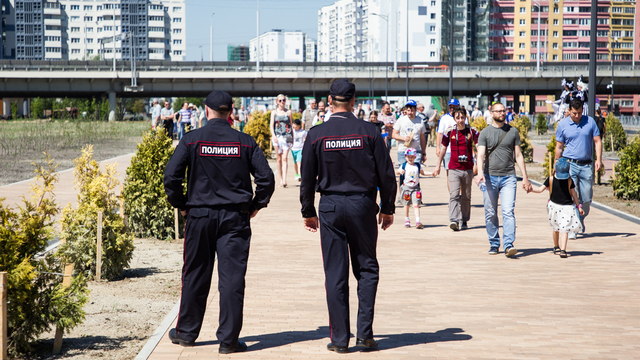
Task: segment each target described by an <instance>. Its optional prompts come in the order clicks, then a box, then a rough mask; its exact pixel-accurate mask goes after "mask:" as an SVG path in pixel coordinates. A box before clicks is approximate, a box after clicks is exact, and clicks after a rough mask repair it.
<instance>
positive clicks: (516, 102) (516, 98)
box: [513, 94, 520, 114]
mask: <svg viewBox="0 0 640 360" xmlns="http://www.w3.org/2000/svg"><path fill="white" fill-rule="evenodd" d="M513 112H514V113H516V114H517V113H519V112H520V94H514V95H513Z"/></svg>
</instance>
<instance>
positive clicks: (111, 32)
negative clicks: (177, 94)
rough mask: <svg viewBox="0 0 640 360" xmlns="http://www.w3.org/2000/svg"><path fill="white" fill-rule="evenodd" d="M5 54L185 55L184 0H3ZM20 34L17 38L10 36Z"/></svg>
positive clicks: (59, 56)
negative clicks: (5, 26) (5, 27)
mask: <svg viewBox="0 0 640 360" xmlns="http://www.w3.org/2000/svg"><path fill="white" fill-rule="evenodd" d="M2 5H3V8H4V9H5V10H8V11H3V23H6V24H11V23H10V21H14V22H15V26H14V28H13V29H11V27H7V29H6V30H7V31H5V32H3V35H4V36H3V38H6V39H7V40H6V41H3V48H4V49H3V53H4V58H15V59H33V60H37V59H46V60H84V59H86V60H89V59H105V60H109V59H113V58H114V56H115V58H116V59H118V60H122V59H124V60H128V59H131V58H132V57H134V58H135V59H137V60H174V61H180V60H184V58H185V56H186V31H185V28H186V26H185V23H186V16H185V14H186V8H185V1H184V0H3V2H2ZM13 39H15V40H14V41H15V42H14V43H11V41H12V40H13Z"/></svg>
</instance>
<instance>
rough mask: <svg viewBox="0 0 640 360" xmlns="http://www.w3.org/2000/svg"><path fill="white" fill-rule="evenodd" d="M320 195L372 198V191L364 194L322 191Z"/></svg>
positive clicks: (373, 193)
mask: <svg viewBox="0 0 640 360" xmlns="http://www.w3.org/2000/svg"><path fill="white" fill-rule="evenodd" d="M322 195H341V196H354V195H365V196H374V195H375V192H374V191H365V192H337V191H323V192H322Z"/></svg>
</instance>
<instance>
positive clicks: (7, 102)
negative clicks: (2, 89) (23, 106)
mask: <svg viewBox="0 0 640 360" xmlns="http://www.w3.org/2000/svg"><path fill="white" fill-rule="evenodd" d="M11 100H12V99H9V98H4V99H2V115H3V116H8V115H11Z"/></svg>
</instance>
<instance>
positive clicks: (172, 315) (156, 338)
mask: <svg viewBox="0 0 640 360" xmlns="http://www.w3.org/2000/svg"><path fill="white" fill-rule="evenodd" d="M179 311H180V300H178V302H176V304H175V306H174V307H173V309H171V311H170V312H169V314H167V316H166V317H165V318H164V320H162V323H161V324H160V326H158V328H157V329H156V331H155V332H154V333H153V335H151V337H150V338H149V340H148V341H147V343H146V344H145V345H144V347H143V348H142V349H141V350H140V352H139V353H138V356H136V357H135V359H134V360H147V359H148V358H149V356H151V353H153V350H154V349H155V348H156V346H158V343H159V342H160V340H162V337H163V336H164V334H166V332H167V330H169V328H170V327H171V324H173V321H174V320H175V319H176V317H177V316H178V312H179Z"/></svg>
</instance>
